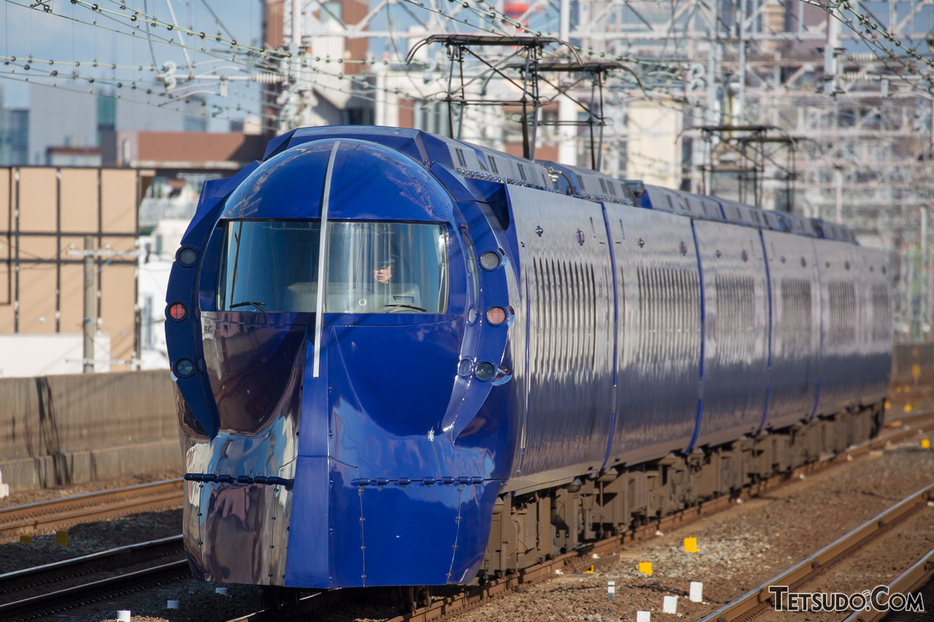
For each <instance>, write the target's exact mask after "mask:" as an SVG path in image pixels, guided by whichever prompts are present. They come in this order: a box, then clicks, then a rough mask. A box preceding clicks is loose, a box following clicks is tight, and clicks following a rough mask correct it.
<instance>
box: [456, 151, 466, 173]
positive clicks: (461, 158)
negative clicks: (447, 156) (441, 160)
mask: <svg viewBox="0 0 934 622" xmlns="http://www.w3.org/2000/svg"><path fill="white" fill-rule="evenodd" d="M454 152H455V153H456V154H457V163H458V164H460V165H461V168H467V159H466V158H465V157H464V150H463V149H454Z"/></svg>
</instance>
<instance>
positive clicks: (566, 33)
mask: <svg viewBox="0 0 934 622" xmlns="http://www.w3.org/2000/svg"><path fill="white" fill-rule="evenodd" d="M558 38H559V39H560V40H562V41H564V42H566V43H570V42H571V41H570V39H571V0H561V5H560V12H559V13H558ZM576 118H577V111H576V110H575V105H574V102H573V101H571V98H570V97H568V96H564V97H561V98H559V99H558V135H559V136H560V137H561V140H560V141H558V162H560V163H561V164H571V165H576V164H577V136H576V133H577V128H576V126H573V125H572V123H573V122H574V121H575V120H576Z"/></svg>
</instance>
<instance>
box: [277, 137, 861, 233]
mask: <svg viewBox="0 0 934 622" xmlns="http://www.w3.org/2000/svg"><path fill="white" fill-rule="evenodd" d="M328 136H334V137H340V136H347V137H355V138H361V139H363V138H365V139H369V140H374V141H376V142H380V143H383V144H386V145H387V146H390V147H392V148H394V149H397V150H399V151H401V152H403V153H408V155H410V156H411V157H413V158H415V159H416V161H420V160H421V161H424V164H425V166H426V167H428V166H430V162H431V161H435V162H442V163H444V162H445V161H446V162H450V165H451V166H452V168H453V169H454V171H455V172H456V173H457V174H459V175H461V176H463V177H465V178H469V179H476V180H479V181H487V182H494V183H500V184H509V185H517V186H526V187H531V188H536V189H539V190H544V191H548V192H559V193H562V194H569V195H571V196H576V197H579V198H583V199H588V200H591V201H602V202H607V203H619V204H623V205H634V206H638V207H643V208H646V209H653V210H658V211H664V212H670V213H674V214H681V215H683V216H688V217H691V218H697V219H701V220H714V221H720V222H728V223H732V224H736V225H742V226H746V227H754V228H758V229H769V230H772V231H782V232H786V233H791V234H794V235H803V236H807V237H814V238H823V239H828V240H837V241H841V242H849V243H854V244H855V243H856V237H855V235H854V234H853V232H852V231H851V230H850V229H848V228H847V227H845V226H843V225H840V224H837V223H832V222H825V221H823V220H820V219H813V218H804V217H802V216H798V215H796V214H789V213H785V212H775V211H769V210H763V209H759V208H756V207H752V206H749V205H745V204H743V203H738V202H736V201H731V200H728V199H721V198H718V197H712V196H705V195H700V194H693V193H690V192H685V191H683V190H672V189H670V188H663V187H661V186H654V185H644V184H643V183H642V182H640V181H630V180H624V179H617V178H615V177H611V176H609V175H605V174H603V173H600V172H597V171H593V170H590V169H586V168H583V167H579V166H572V165H568V164H558V163H556V162H550V161H547V160H536V161H532V160H528V159H525V158H521V157H518V156H514V155H511V154H508V153H504V152H502V151H496V150H494V149H488V148H486V147H480V146H477V145H473V144H471V143H466V142H464V141H461V140H457V139H453V138H447V137H444V136H438V135H436V134H429V133H427V132H424V131H422V130H411V129H401V128H388V127H366V126H344V127H340V126H334V127H322V128H299V129H297V130H293V131H292V132H289V133H287V134H283V135H282V136H280V137H277V138H276V139H273V140H272V141H270V143H269V145H268V146H267V149H266V154H265V156H264V158H263V159H268V158H269V157H271V156H272V155H274V154H275V153H277V152H278V151H280V150H282V149H285V148H287V147H288V146H291V145H294V144H297V143H300V142H305V141H307V140H315V139H318V138H326V137H328ZM429 137H430V138H429Z"/></svg>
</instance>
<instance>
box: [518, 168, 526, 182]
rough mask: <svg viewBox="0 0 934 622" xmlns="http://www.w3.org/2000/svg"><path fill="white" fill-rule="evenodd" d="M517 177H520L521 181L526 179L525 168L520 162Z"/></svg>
mask: <svg viewBox="0 0 934 622" xmlns="http://www.w3.org/2000/svg"><path fill="white" fill-rule="evenodd" d="M519 177H521V178H522V181H526V177H525V169H524V168H523V167H522V165H521V164H520V165H519Z"/></svg>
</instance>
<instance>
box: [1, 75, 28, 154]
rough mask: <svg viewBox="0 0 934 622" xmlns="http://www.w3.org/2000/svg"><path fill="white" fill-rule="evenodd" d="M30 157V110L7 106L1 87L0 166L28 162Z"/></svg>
mask: <svg viewBox="0 0 934 622" xmlns="http://www.w3.org/2000/svg"><path fill="white" fill-rule="evenodd" d="M28 157H29V110H26V109H24V108H7V107H6V106H5V105H4V103H3V89H2V88H0V166H11V165H14V164H26V162H27V159H28Z"/></svg>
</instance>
